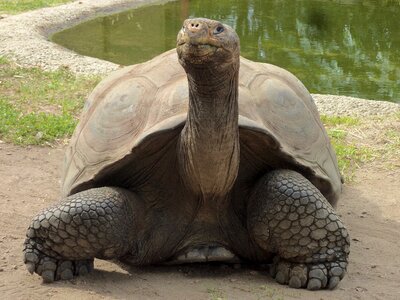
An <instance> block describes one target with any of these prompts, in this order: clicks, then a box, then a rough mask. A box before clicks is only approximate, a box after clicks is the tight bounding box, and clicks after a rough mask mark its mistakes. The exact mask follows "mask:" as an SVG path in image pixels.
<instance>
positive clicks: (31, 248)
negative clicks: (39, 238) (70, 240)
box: [23, 239, 93, 283]
mask: <svg viewBox="0 0 400 300" xmlns="http://www.w3.org/2000/svg"><path fill="white" fill-rule="evenodd" d="M37 248H40V244H38V243H37V242H35V241H34V240H33V239H31V240H29V242H28V243H26V244H25V249H24V253H23V255H24V262H25V265H26V267H27V269H28V271H29V273H31V274H33V273H37V274H38V275H39V276H41V277H42V279H43V282H45V283H51V282H53V281H57V280H70V279H72V278H73V277H75V276H82V275H86V274H88V273H89V272H91V271H93V259H85V260H64V259H56V258H54V257H51V256H48V255H45V254H44V253H43V252H41V251H39V250H38V249H37Z"/></svg>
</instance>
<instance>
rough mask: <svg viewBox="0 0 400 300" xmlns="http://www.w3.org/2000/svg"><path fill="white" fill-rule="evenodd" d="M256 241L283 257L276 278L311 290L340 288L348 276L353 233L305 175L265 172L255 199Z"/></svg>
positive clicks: (251, 208) (251, 207) (253, 225)
mask: <svg viewBox="0 0 400 300" xmlns="http://www.w3.org/2000/svg"><path fill="white" fill-rule="evenodd" d="M248 224H249V228H250V234H252V237H253V239H254V241H255V242H256V243H257V244H258V245H259V246H260V247H261V248H262V249H264V250H265V251H266V252H268V253H273V254H276V255H277V256H278V258H277V260H276V261H275V263H274V267H273V268H272V273H273V274H272V275H273V276H274V277H275V278H276V281H278V282H279V283H282V284H288V285H289V286H291V287H295V288H301V287H304V288H305V287H307V288H308V289H309V290H318V289H322V288H326V287H328V288H331V289H332V288H334V287H336V285H337V284H338V283H339V281H340V280H341V279H342V278H343V276H344V274H345V270H346V267H347V261H348V256H349V251H350V249H349V247H350V238H349V234H348V232H347V230H346V228H345V226H344V224H343V223H342V221H341V220H340V218H339V217H338V215H337V214H336V213H335V211H334V210H333V208H332V206H331V205H330V204H329V202H328V201H327V200H326V199H325V198H324V196H323V195H322V194H321V193H320V192H319V191H318V190H317V188H316V187H314V186H313V185H312V184H311V183H310V182H309V181H308V180H307V179H306V178H304V177H303V176H302V175H300V174H298V173H296V172H294V171H290V170H275V171H272V172H270V173H269V174H267V175H266V176H264V178H262V179H261V180H260V182H259V183H258V186H257V187H256V188H255V191H254V194H253V196H252V198H251V199H250V202H249V219H248Z"/></svg>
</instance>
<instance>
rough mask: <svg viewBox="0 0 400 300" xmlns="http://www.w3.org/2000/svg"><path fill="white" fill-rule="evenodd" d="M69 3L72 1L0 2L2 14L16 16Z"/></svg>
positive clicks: (22, 0)
mask: <svg viewBox="0 0 400 300" xmlns="http://www.w3.org/2000/svg"><path fill="white" fill-rule="evenodd" d="M68 2H72V0H0V13H8V14H16V13H20V12H24V11H28V10H34V9H38V8H42V7H47V6H55V5H60V4H64V3H68Z"/></svg>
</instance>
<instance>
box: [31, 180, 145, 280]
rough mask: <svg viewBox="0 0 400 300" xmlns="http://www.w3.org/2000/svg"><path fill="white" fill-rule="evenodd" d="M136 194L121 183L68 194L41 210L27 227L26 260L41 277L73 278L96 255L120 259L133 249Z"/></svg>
mask: <svg viewBox="0 0 400 300" xmlns="http://www.w3.org/2000/svg"><path fill="white" fill-rule="evenodd" d="M138 205H140V202H139V201H138V199H137V197H135V195H134V194H133V193H131V192H130V191H128V190H124V189H121V188H110V187H103V188H96V189H90V190H87V191H83V192H80V193H77V194H74V195H72V196H69V197H67V198H66V199H64V200H63V201H61V202H60V203H59V204H57V205H54V206H52V207H50V208H48V209H46V210H44V211H42V212H41V213H39V214H38V215H37V216H36V217H35V218H34V219H33V220H32V223H31V225H30V226H29V228H28V230H27V234H26V235H27V238H26V240H25V243H24V262H25V264H26V265H27V268H28V270H29V272H30V273H33V272H36V273H37V274H39V275H40V276H42V278H43V281H45V282H52V281H54V280H59V279H71V278H72V277H73V276H74V275H79V274H81V275H82V274H84V273H87V272H89V271H91V269H92V268H93V259H94V258H95V257H96V258H103V259H112V258H117V257H120V256H122V255H124V254H125V253H127V252H128V251H129V250H131V249H133V248H134V243H135V238H136V237H135V229H136V227H137V226H136V224H137V223H138V220H137V214H136V213H135V211H136V210H137V206H138Z"/></svg>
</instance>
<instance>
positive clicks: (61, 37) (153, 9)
mask: <svg viewBox="0 0 400 300" xmlns="http://www.w3.org/2000/svg"><path fill="white" fill-rule="evenodd" d="M188 17H207V18H211V19H218V20H221V21H223V22H224V23H226V24H229V25H231V26H232V27H234V28H235V29H236V31H237V32H238V34H239V36H240V39H241V53H242V55H243V56H245V57H247V58H249V59H252V60H255V61H261V62H268V63H272V64H275V65H278V66H281V67H283V68H285V69H288V70H290V71H291V72H293V73H294V74H295V75H296V76H297V77H299V78H300V80H301V81H303V83H304V84H305V85H306V87H307V88H308V89H309V90H310V91H311V92H313V93H326V94H337V95H349V96H355V97H361V98H369V99H382V100H389V101H393V102H400V0H386V1H385V0H341V1H339V0H336V1H335V0H258V1H257V0H234V1H225V0H193V1H188V0H181V1H174V2H169V3H167V4H164V5H153V6H147V7H143V8H139V9H136V10H130V11H126V12H123V13H119V14H115V15H112V16H108V17H101V18H97V19H94V20H92V21H89V22H86V23H82V24H80V25H78V26H75V27H73V28H70V29H67V30H65V31H62V32H59V33H57V34H55V35H54V36H53V37H52V39H53V41H55V42H56V43H59V44H61V45H63V46H65V47H67V48H70V49H72V50H74V51H76V52H78V53H81V54H84V55H89V56H94V57H99V58H102V59H105V60H109V61H112V62H115V63H118V64H122V65H130V64H135V63H139V62H143V61H146V60H149V59H150V58H152V57H154V56H156V55H157V54H159V53H161V52H163V51H165V50H168V49H171V48H174V47H175V41H176V34H177V32H178V30H179V29H180V28H181V25H182V21H183V20H184V19H186V18H188Z"/></svg>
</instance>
